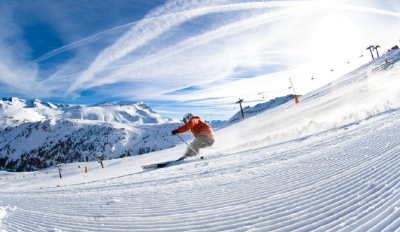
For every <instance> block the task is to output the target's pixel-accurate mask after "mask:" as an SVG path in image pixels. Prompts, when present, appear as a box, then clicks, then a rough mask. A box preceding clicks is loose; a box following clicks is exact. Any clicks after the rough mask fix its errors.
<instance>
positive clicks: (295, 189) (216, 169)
mask: <svg viewBox="0 0 400 232" xmlns="http://www.w3.org/2000/svg"><path fill="white" fill-rule="evenodd" d="M397 57H400V53H399V52H395V53H392V54H391V56H389V57H388V58H389V60H391V59H394V58H397ZM383 59H384V58H382V59H378V60H375V61H373V62H371V63H369V64H368V65H365V66H363V67H361V68H360V69H358V70H355V71H354V72H352V73H350V74H348V75H346V76H344V77H343V78H340V79H339V80H337V81H335V82H334V83H332V84H330V85H328V86H325V87H323V88H320V89H318V90H317V91H314V92H313V93H309V94H306V95H304V96H303V97H302V98H300V104H297V105H296V104H294V102H288V103H286V104H284V105H281V106H279V107H277V108H274V109H273V110H270V111H267V112H264V113H262V114H260V115H258V116H255V117H252V118H250V119H248V120H245V121H243V122H241V123H238V124H236V125H233V126H231V127H228V128H225V129H222V130H220V131H218V132H217V133H216V137H217V140H218V141H217V142H216V144H215V145H214V148H210V149H208V150H204V151H203V154H205V156H206V159H205V160H198V159H191V160H188V161H185V162H183V163H181V164H178V165H173V166H170V167H167V168H163V169H159V170H154V171H149V172H142V171H141V170H140V165H142V164H149V163H153V162H156V161H165V160H169V159H173V158H177V157H179V156H180V155H181V154H182V152H183V151H184V149H185V147H184V146H177V147H175V148H172V149H168V150H164V151H160V152H155V153H150V154H147V155H145V156H137V157H130V158H126V159H118V160H109V161H105V162H104V165H105V168H104V169H102V168H101V166H100V165H99V164H97V163H87V164H83V163H80V164H68V165H64V166H63V170H62V174H63V178H62V179H59V177H58V172H57V170H56V168H51V169H47V170H43V171H40V172H35V173H6V172H2V173H0V178H1V180H0V189H1V190H0V206H1V207H0V231H363V232H364V231H400V110H399V109H400V91H399V90H400V86H399V83H400V75H399V73H400V63H397V64H395V65H394V66H392V67H389V68H388V69H387V70H385V71H383V72H380V73H377V74H375V75H372V74H370V70H371V68H372V67H375V66H376V65H379V64H382V63H383V62H384V60H383ZM78 165H80V166H81V168H78ZM85 165H87V166H88V168H89V172H88V173H87V174H85V173H84V170H83V167H84V166H85ZM45 172H48V174H46V173H45Z"/></svg>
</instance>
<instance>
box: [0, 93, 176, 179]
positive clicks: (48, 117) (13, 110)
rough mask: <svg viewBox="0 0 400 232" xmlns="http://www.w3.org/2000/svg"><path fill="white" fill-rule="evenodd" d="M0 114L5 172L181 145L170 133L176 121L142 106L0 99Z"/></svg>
mask: <svg viewBox="0 0 400 232" xmlns="http://www.w3.org/2000/svg"><path fill="white" fill-rule="evenodd" d="M0 115H1V118H2V122H3V124H2V127H3V128H4V129H2V130H1V131H0V138H1V139H0V169H6V170H14V171H22V170H26V171H27V170H38V169H41V168H46V167H48V166H52V165H54V164H55V163H57V162H62V163H64V162H77V161H82V160H83V157H84V156H86V157H87V159H88V160H95V159H96V156H97V155H99V154H104V156H105V158H106V159H112V158H119V157H124V156H132V155H140V154H144V153H149V152H152V151H157V150H161V149H165V148H169V147H172V146H175V145H176V144H177V143H180V142H181V141H180V140H179V139H177V138H175V137H172V136H171V134H170V132H171V131H172V130H173V129H176V128H177V127H178V126H180V124H181V123H179V121H174V120H172V119H169V118H164V117H161V116H160V115H159V114H157V113H156V112H155V111H154V110H152V109H151V108H150V107H149V106H148V105H147V104H144V103H136V102H128V101H124V102H109V103H101V104H96V105H93V106H88V107H84V106H69V105H64V104H52V103H50V102H43V101H40V100H38V99H33V100H30V101H27V100H24V99H18V98H2V100H1V101H0Z"/></svg>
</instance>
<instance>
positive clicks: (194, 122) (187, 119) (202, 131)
mask: <svg viewBox="0 0 400 232" xmlns="http://www.w3.org/2000/svg"><path fill="white" fill-rule="evenodd" d="M183 122H184V123H185V125H183V126H181V127H179V128H178V129H176V130H173V131H172V134H173V135H176V134H180V133H184V132H186V131H188V130H191V131H192V133H193V136H194V137H195V140H193V142H191V143H190V146H191V147H192V148H193V149H194V150H195V151H196V152H197V153H199V150H200V148H205V147H211V146H212V145H213V144H214V141H215V136H214V131H213V129H212V128H211V126H210V125H208V124H207V123H206V122H204V121H203V120H201V119H200V117H199V116H193V114H192V113H188V114H186V115H185V116H183ZM192 156H196V153H195V152H194V151H193V150H192V149H191V148H190V147H188V148H187V150H186V153H185V155H184V156H183V157H182V158H181V159H186V158H189V157H192Z"/></svg>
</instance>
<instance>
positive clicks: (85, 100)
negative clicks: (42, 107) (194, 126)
mask: <svg viewBox="0 0 400 232" xmlns="http://www.w3.org/2000/svg"><path fill="white" fill-rule="evenodd" d="M0 25H1V26H0V53H1V56H0V92H1V97H11V96H16V97H20V98H24V99H31V98H39V99H42V100H47V101H50V102H54V103H69V104H85V105H90V104H95V103H99V102H105V101H117V100H130V101H138V102H145V103H148V104H149V105H150V107H152V108H153V109H155V110H156V111H157V112H158V113H159V114H161V115H162V116H166V117H170V118H176V119H180V118H181V117H182V115H183V114H185V113H187V112H193V113H194V114H196V115H200V116H202V117H203V118H204V117H206V115H207V119H210V118H211V113H213V119H226V118H229V117H230V116H232V115H233V114H234V113H235V112H236V111H237V108H236V109H234V105H235V104H234V103H235V102H236V101H237V99H238V98H244V99H245V101H244V105H250V106H251V105H255V104H257V103H260V102H263V101H266V100H270V99H271V98H275V97H279V96H284V95H287V94H290V93H292V92H291V90H290V89H289V88H288V86H289V78H291V79H292V81H293V84H294V85H295V89H296V92H297V93H298V94H305V93H308V92H310V91H312V90H314V89H315V88H318V87H319V86H322V85H324V84H326V83H329V82H331V81H332V80H334V79H335V78H337V77H339V76H341V75H343V74H345V73H346V72H349V71H351V70H353V69H354V68H356V67H358V66H360V65H362V64H364V63H366V62H368V61H369V60H371V56H370V53H369V51H367V50H366V47H367V46H369V45H380V46H381V47H380V48H379V50H378V51H379V52H380V55H382V56H384V52H385V51H387V50H388V49H390V48H391V47H392V46H394V45H396V44H399V39H400V32H399V30H398V28H399V27H398V25H400V3H399V2H398V0H387V1H379V0H351V1H350V0H310V1H251V0H246V1H238V0H212V1H211V0H204V1H201V0H186V1H184V0H170V1H167V0H118V1H115V0H102V1H89V0H79V1H78V0H59V1H53V0H40V1H27V0H2V1H1V2H0ZM374 54H376V51H374ZM375 56H376V55H375ZM332 69H333V70H334V71H333V72H332V71H331V70H332ZM311 78H314V79H313V80H312V79H311ZM263 95H266V96H267V97H268V98H262V96H263Z"/></svg>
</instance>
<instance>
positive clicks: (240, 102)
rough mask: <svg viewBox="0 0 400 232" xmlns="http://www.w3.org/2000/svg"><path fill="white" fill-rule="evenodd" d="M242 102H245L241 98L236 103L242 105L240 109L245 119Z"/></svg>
mask: <svg viewBox="0 0 400 232" xmlns="http://www.w3.org/2000/svg"><path fill="white" fill-rule="evenodd" d="M242 102H243V99H240V98H239V101H237V102H236V104H239V105H240V111H241V112H242V121H243V120H245V118H244V113H243V107H242Z"/></svg>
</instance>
